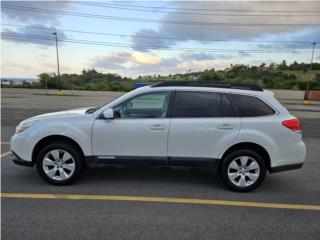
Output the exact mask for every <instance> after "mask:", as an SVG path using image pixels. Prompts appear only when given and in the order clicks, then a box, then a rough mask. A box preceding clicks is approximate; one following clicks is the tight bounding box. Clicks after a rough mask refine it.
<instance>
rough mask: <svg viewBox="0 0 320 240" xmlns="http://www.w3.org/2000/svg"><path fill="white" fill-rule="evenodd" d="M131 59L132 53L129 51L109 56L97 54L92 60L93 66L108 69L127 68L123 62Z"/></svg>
mask: <svg viewBox="0 0 320 240" xmlns="http://www.w3.org/2000/svg"><path fill="white" fill-rule="evenodd" d="M130 60H131V54H130V53H127V52H118V53H112V54H111V55H107V56H97V57H95V58H94V59H92V60H91V62H92V63H91V65H92V67H96V68H102V69H106V70H121V69H125V66H124V65H123V64H125V63H128V62H129V61H130Z"/></svg>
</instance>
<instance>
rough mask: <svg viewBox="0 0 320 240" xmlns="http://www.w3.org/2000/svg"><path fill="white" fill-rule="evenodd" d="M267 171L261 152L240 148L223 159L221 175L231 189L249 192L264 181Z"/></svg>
mask: <svg viewBox="0 0 320 240" xmlns="http://www.w3.org/2000/svg"><path fill="white" fill-rule="evenodd" d="M266 171H267V170H266V164H265V162H264V160H263V158H262V157H261V156H260V154H258V153H257V152H255V151H252V150H249V149H240V150H236V151H233V152H231V153H230V154H229V155H227V156H226V157H225V158H224V159H223V162H222V164H221V168H220V175H221V178H222V180H223V182H224V183H225V185H226V186H227V187H229V188H230V189H231V190H233V191H237V192H249V191H253V190H254V189H256V188H257V187H258V186H259V185H260V184H261V183H262V182H263V180H264V178H265V176H266Z"/></svg>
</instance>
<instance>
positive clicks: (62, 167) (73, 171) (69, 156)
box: [37, 142, 83, 185]
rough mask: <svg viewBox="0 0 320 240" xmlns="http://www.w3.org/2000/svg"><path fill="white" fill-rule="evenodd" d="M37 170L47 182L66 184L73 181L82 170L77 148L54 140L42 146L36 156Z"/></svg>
mask: <svg viewBox="0 0 320 240" xmlns="http://www.w3.org/2000/svg"><path fill="white" fill-rule="evenodd" d="M37 170H38V172H39V174H40V176H41V177H42V178H43V179H44V180H45V181H47V182H48V183H51V184H54V185H66V184H70V183H72V182H74V181H75V180H76V179H77V178H78V177H79V176H80V174H81V172H82V170H83V159H82V155H81V154H80V153H79V150H78V149H77V148H76V147H75V146H73V145H72V144H69V143H62V142H54V143H50V144H48V145H46V146H45V147H43V148H42V149H41V150H40V152H39V154H38V157H37Z"/></svg>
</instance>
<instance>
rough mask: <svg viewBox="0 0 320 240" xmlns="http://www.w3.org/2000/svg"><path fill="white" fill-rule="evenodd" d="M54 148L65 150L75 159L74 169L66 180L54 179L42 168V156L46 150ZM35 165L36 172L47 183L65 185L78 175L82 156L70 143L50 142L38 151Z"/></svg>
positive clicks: (81, 165) (81, 164) (81, 166)
mask: <svg viewBox="0 0 320 240" xmlns="http://www.w3.org/2000/svg"><path fill="white" fill-rule="evenodd" d="M55 149H61V150H64V151H67V152H68V153H69V154H71V156H72V157H73V159H74V161H75V170H74V172H73V174H72V176H71V177H70V178H68V179H66V180H62V181H58V180H54V179H52V178H50V177H48V176H47V174H46V173H45V172H44V169H43V166H42V162H43V159H44V156H45V155H46V154H47V153H48V152H50V151H51V150H55ZM36 165H37V170H38V173H39V174H40V176H41V177H42V178H43V179H44V180H45V181H47V182H48V183H50V184H53V185H67V184H70V183H72V182H74V181H75V180H76V179H77V178H78V177H79V176H80V174H81V172H82V170H83V157H82V154H80V153H79V151H78V149H77V148H76V147H75V146H73V145H72V144H69V143H61V142H59V143H50V144H48V145H46V146H44V147H43V148H42V149H41V150H40V151H39V154H38V156H37V159H36Z"/></svg>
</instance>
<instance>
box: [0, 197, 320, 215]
mask: <svg viewBox="0 0 320 240" xmlns="http://www.w3.org/2000/svg"><path fill="white" fill-rule="evenodd" d="M1 198H25V199H64V200H100V201H133V202H157V203H185V204H202V205H222V206H234V207H257V208H277V209H295V210H312V211H320V205H301V204H282V203H281V204H279V203H262V202H241V201H227V200H210V199H191V198H164V197H138V196H110V195H76V194H31V193H1Z"/></svg>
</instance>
